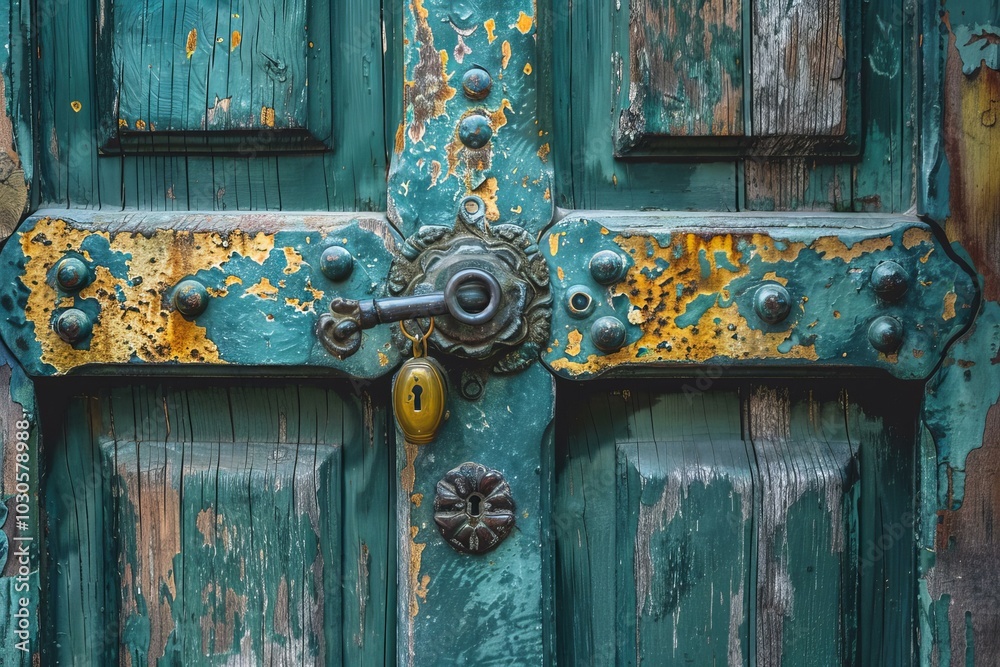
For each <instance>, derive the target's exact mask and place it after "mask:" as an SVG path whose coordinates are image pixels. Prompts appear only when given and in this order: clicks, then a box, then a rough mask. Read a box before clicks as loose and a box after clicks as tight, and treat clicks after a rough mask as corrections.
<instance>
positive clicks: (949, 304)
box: [941, 292, 958, 322]
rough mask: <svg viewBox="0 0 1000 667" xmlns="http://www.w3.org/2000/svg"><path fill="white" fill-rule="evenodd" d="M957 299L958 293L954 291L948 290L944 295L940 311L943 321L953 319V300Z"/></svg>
mask: <svg viewBox="0 0 1000 667" xmlns="http://www.w3.org/2000/svg"><path fill="white" fill-rule="evenodd" d="M957 300H958V295H957V294H955V293H954V292H948V293H947V294H945V295H944V311H943V312H942V313H941V319H943V320H944V321H945V322H947V321H948V320H952V319H955V301H957Z"/></svg>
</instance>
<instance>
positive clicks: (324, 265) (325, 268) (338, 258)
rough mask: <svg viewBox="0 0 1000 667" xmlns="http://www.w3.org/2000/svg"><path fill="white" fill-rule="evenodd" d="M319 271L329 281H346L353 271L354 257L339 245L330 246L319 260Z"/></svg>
mask: <svg viewBox="0 0 1000 667" xmlns="http://www.w3.org/2000/svg"><path fill="white" fill-rule="evenodd" d="M319 270H320V271H322V272H323V275H324V276H326V277H327V278H329V279H330V280H337V281H340V280H347V278H348V277H350V275H351V272H352V271H353V270H354V256H353V255H352V254H351V253H350V251H349V250H348V249H347V248H345V247H343V246H339V245H332V246H330V247H329V248H327V249H326V250H324V251H323V255H322V256H321V257H320V258H319Z"/></svg>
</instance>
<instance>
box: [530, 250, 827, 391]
mask: <svg viewBox="0 0 1000 667" xmlns="http://www.w3.org/2000/svg"><path fill="white" fill-rule="evenodd" d="M558 236H559V235H558V234H552V235H550V237H549V251H550V254H552V255H555V254H556V251H557V250H558V245H559V241H558V238H557V237H558ZM743 240H745V241H747V242H748V243H747V244H746V246H744V247H747V246H749V247H750V248H752V249H751V250H747V251H743V250H740V249H739V247H740V246H741V243H740V242H741V241H743ZM615 243H617V244H618V245H619V246H620V247H621V248H622V249H623V250H624V251H625V252H626V253H628V254H629V256H631V257H632V260H633V262H634V266H633V268H632V269H631V270H630V271H629V273H628V275H627V276H626V278H625V279H624V280H623V281H622V282H621V283H619V284H618V285H616V286H613V287H612V290H611V293H612V296H624V297H626V298H627V299H628V300H629V302H630V307H629V315H628V319H629V321H630V322H632V323H633V324H635V325H636V326H638V327H640V329H641V330H642V335H641V337H640V338H639V340H638V341H636V342H635V343H633V344H631V345H628V346H626V347H624V348H622V349H621V350H619V351H617V352H614V353H611V354H592V355H589V356H588V357H587V359H585V360H583V361H571V360H570V358H569V357H572V356H573V355H572V354H570V352H574V351H578V350H577V345H576V341H575V340H574V339H573V332H570V334H569V336H570V344H569V345H568V346H567V350H566V356H563V357H561V358H559V359H555V360H554V361H553V362H552V367H553V368H554V369H556V370H561V371H568V372H569V373H571V374H573V375H580V374H583V373H597V372H599V371H601V370H602V369H604V368H608V367H610V366H619V365H623V364H645V363H651V362H653V363H655V362H657V361H664V360H668V359H670V360H675V359H677V358H678V357H680V358H683V359H685V360H687V361H691V362H695V363H697V362H704V361H707V360H709V359H713V358H715V357H720V356H722V357H731V358H735V359H741V358H751V357H763V358H783V359H789V358H801V359H816V358H817V355H816V350H815V348H814V347H813V346H812V345H804V344H799V345H792V346H791V348H790V349H789V350H788V351H787V352H784V353H782V352H779V351H778V347H779V346H781V344H782V343H784V342H785V340H786V338H787V337H788V335H789V334H788V333H787V332H775V333H766V332H764V331H761V330H760V329H755V328H753V327H752V326H750V323H749V322H747V321H746V320H745V319H744V318H743V317H742V316H741V315H740V312H739V308H738V307H737V305H736V302H735V300H734V299H732V295H731V294H730V293H729V291H728V286H729V284H730V283H731V282H732V281H733V280H734V279H736V278H740V277H743V276H746V275H748V274H749V271H750V269H749V267H748V263H749V260H750V255H749V253H751V252H752V253H753V254H754V255H762V256H764V257H765V261H769V262H770V261H792V260H794V259H795V257H797V256H798V254H799V253H800V252H801V251H802V250H803V249H804V248H805V247H806V246H805V245H804V244H802V243H790V244H780V245H776V244H775V243H774V241H773V240H772V239H771V238H770V237H768V236H766V235H763V234H750V235H747V236H743V237H740V236H736V235H732V234H722V235H717V236H711V237H704V236H702V235H699V234H694V233H687V234H675V235H673V236H672V237H671V240H670V243H669V244H667V245H666V246H663V247H661V246H659V244H658V243H656V241H655V240H653V239H650V238H649V237H646V236H618V237H616V238H615ZM702 259H704V260H707V261H708V263H709V265H710V267H709V271H708V272H707V275H706V277H705V278H702V277H701V276H702V268H701V261H702ZM658 260H659V261H660V262H662V260H667V261H669V263H670V267H671V269H670V271H669V272H663V270H662V263H660V264H658ZM732 267H735V270H734V269H733V268H732ZM678 281H680V285H681V293H680V296H679V297H678V294H677V289H678ZM713 295H717V296H718V297H719V298H718V299H717V300H716V301H715V303H713V304H712V305H710V306H709V307H708V308H707V309H705V310H704V312H703V314H702V315H701V317H700V318H699V319H698V321H697V322H695V323H694V324H693V325H690V326H687V327H683V328H682V327H680V326H678V324H677V318H679V317H681V316H682V315H685V314H687V311H688V308H689V307H692V306H694V305H695V303H696V301H698V302H700V303H704V302H703V300H701V299H699V297H702V299H703V298H704V297H705V296H713ZM663 306H665V308H664V307H663ZM657 308H660V309H659V310H658V309H657ZM730 325H732V327H733V328H732V329H730V328H729V327H730ZM661 344H667V345H669V346H670V349H666V348H661V347H660V346H661ZM640 355H641V356H640Z"/></svg>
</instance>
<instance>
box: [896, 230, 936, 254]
mask: <svg viewBox="0 0 1000 667" xmlns="http://www.w3.org/2000/svg"><path fill="white" fill-rule="evenodd" d="M921 243H925V244H927V245H934V237H933V236H932V235H931V232H930V230H929V229H923V228H921V227H910V228H909V229H907V230H906V231H905V232H903V247H904V248H906V249H907V250H910V249H911V248H914V247H916V246H918V245H920V244H921Z"/></svg>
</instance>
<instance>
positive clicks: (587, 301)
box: [566, 285, 595, 319]
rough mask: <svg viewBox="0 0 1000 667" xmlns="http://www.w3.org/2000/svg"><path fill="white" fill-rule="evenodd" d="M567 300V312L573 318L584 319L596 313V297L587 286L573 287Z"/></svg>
mask: <svg viewBox="0 0 1000 667" xmlns="http://www.w3.org/2000/svg"><path fill="white" fill-rule="evenodd" d="M567 294H568V295H569V296H568V297H567V298H566V310H567V311H568V312H569V314H570V315H571V316H573V317H578V318H580V319H583V318H584V317H586V316H587V315H590V314H591V313H592V312H594V304H595V301H594V295H593V294H591V292H590V289H589V288H588V287H587V286H586V285H573V286H572V287H570V288H569V290H568V292H567Z"/></svg>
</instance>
